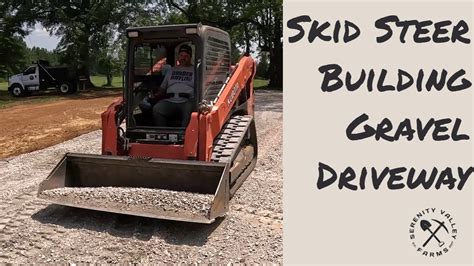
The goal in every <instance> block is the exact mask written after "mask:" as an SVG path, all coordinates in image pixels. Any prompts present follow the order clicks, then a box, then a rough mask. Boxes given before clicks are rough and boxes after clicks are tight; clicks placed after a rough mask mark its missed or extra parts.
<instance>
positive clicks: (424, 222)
mask: <svg viewBox="0 0 474 266" xmlns="http://www.w3.org/2000/svg"><path fill="white" fill-rule="evenodd" d="M431 220H432V221H434V222H435V223H437V224H438V227H437V228H436V229H435V230H434V231H432V230H431V228H432V226H433V225H432V224H431V223H430V221H428V220H421V222H420V226H421V229H423V231H428V232H430V234H431V235H430V236H429V237H428V239H426V241H425V243H423V247H425V246H426V245H427V244H428V243H429V242H430V241H431V240H432V239H433V238H434V239H436V241H438V245H439V247H442V246H444V244H445V243H444V242H443V241H441V240H439V238H438V237H437V236H436V233H438V231H439V230H440V229H441V228H443V229H444V230H446V233H448V234H449V231H448V228H447V227H446V226H445V225H444V222H440V221H439V220H436V219H431Z"/></svg>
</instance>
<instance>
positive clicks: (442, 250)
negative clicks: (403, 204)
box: [409, 208, 458, 257]
mask: <svg viewBox="0 0 474 266" xmlns="http://www.w3.org/2000/svg"><path fill="white" fill-rule="evenodd" d="M409 232H410V240H411V241H412V245H413V246H414V247H415V249H416V251H417V252H418V253H419V254H421V255H423V256H425V257H439V256H442V255H444V254H446V253H448V252H449V250H450V249H451V248H452V247H453V244H454V241H455V240H456V238H457V234H458V229H457V225H456V222H455V221H454V218H453V216H452V214H451V213H449V212H448V211H446V210H443V209H437V208H426V209H424V210H421V211H420V212H418V213H417V214H416V215H415V216H414V217H413V219H412V220H411V222H410V228H409Z"/></svg>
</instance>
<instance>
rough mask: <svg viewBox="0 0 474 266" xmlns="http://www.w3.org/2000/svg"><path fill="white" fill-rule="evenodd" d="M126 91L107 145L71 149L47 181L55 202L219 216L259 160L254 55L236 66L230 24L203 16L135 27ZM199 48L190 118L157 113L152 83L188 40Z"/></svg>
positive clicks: (44, 194)
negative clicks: (213, 23) (199, 20)
mask: <svg viewBox="0 0 474 266" xmlns="http://www.w3.org/2000/svg"><path fill="white" fill-rule="evenodd" d="M127 36H128V48H127V64H126V69H125V71H124V92H123V97H121V98H120V99H119V100H117V101H115V102H114V103H112V104H111V105H110V106H109V107H108V109H107V110H106V111H105V112H104V113H103V114H102V155H92V154H73V153H68V154H66V155H65V156H64V157H63V159H62V160H61V161H60V162H59V163H58V165H57V166H56V167H55V168H54V169H53V171H52V172H51V173H50V175H49V176H48V177H47V178H46V179H45V180H44V181H43V182H42V183H41V184H40V187H39V191H38V197H39V198H42V199H45V200H47V201H49V202H52V203H56V204H60V205H66V206H73V207H80V208H86V209H94V210H100V211H107V212H114V213H124V214H131V215H138V216H145V217H152V218H160V219H170V220H178V221H188V222H197V223H212V222H213V221H214V220H215V218H217V217H220V216H224V215H225V213H226V211H227V210H228V206H229V199H230V198H231V197H232V196H233V195H234V193H235V192H236V190H237V189H238V188H239V187H240V186H241V185H242V183H243V182H244V181H245V179H246V178H247V177H248V176H249V174H250V173H251V171H252V170H253V169H254V167H255V164H256V160H257V136H256V129H255V122H254V90H253V78H254V75H255V62H254V60H253V59H252V58H251V57H250V56H248V55H244V56H243V57H242V58H241V59H240V61H239V62H238V64H237V65H236V66H235V67H231V53H230V46H231V43H230V37H229V34H228V33H226V32H224V31H222V30H220V29H217V28H214V27H210V26H204V25H201V24H185V25H167V26H155V27H140V28H129V29H127ZM182 45H186V46H188V47H191V49H192V63H193V64H192V65H193V68H194V93H193V96H192V97H190V98H189V99H188V100H189V101H190V102H191V104H192V112H191V114H190V118H189V123H188V124H187V125H186V126H185V127H183V126H182V124H181V120H180V119H182V117H176V118H172V119H171V120H172V121H170V122H169V123H167V124H166V125H157V124H156V122H155V121H156V120H154V117H153V116H154V112H153V103H152V101H150V99H153V96H151V95H152V93H151V92H152V91H154V90H155V89H156V88H157V87H159V86H160V85H161V84H162V82H163V80H164V78H165V77H166V73H167V71H171V70H170V67H171V65H170V63H171V64H173V65H174V63H175V62H177V58H178V55H179V52H180V50H179V49H180V47H181V46H182Z"/></svg>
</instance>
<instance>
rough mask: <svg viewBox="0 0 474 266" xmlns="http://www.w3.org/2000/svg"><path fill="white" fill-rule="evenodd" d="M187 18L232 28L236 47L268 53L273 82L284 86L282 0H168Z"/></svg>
mask: <svg viewBox="0 0 474 266" xmlns="http://www.w3.org/2000/svg"><path fill="white" fill-rule="evenodd" d="M166 2H167V4H168V6H169V8H170V9H171V10H178V11H179V12H181V14H182V15H183V16H184V17H185V18H186V19H187V22H191V23H198V22H202V23H203V24H208V25H212V26H216V27H219V28H222V29H224V30H226V31H228V32H230V34H231V36H232V38H233V45H234V47H239V48H240V47H243V50H244V51H246V52H251V47H252V46H253V44H256V46H257V47H258V49H259V52H265V53H268V54H269V60H270V63H269V69H268V72H269V73H268V75H269V79H270V84H269V85H270V86H271V87H277V88H282V87H283V78H282V77H283V65H282V64H283V43H282V35H283V28H282V21H283V6H282V5H283V2H282V0H262V1H246V0H207V1H200V0H166Z"/></svg>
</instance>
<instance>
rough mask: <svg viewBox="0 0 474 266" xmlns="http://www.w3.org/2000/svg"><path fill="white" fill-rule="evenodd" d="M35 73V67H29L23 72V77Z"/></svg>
mask: <svg viewBox="0 0 474 266" xmlns="http://www.w3.org/2000/svg"><path fill="white" fill-rule="evenodd" d="M35 73H36V67H30V68H28V69H26V70H25V71H23V75H31V74H35Z"/></svg>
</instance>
